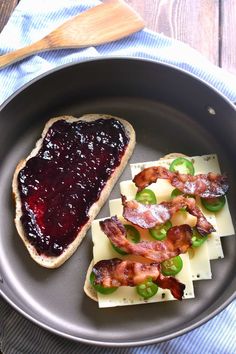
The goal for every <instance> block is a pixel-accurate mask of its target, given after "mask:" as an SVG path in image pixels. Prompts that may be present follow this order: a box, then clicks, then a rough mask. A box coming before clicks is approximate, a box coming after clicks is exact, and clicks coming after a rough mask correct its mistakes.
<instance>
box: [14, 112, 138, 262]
mask: <svg viewBox="0 0 236 354" xmlns="http://www.w3.org/2000/svg"><path fill="white" fill-rule="evenodd" d="M101 118H103V119H112V118H114V119H116V120H119V121H120V122H121V123H122V125H123V126H124V128H125V131H126V134H127V136H128V137H129V143H128V146H127V148H126V150H125V153H124V155H123V156H122V159H121V162H120V165H119V166H118V167H116V168H115V170H114V172H113V173H112V175H111V177H110V178H109V180H108V181H107V183H106V184H105V186H104V187H103V189H102V191H101V194H100V197H99V199H98V200H97V201H96V202H95V203H94V204H93V205H92V206H91V207H90V209H89V212H88V216H89V220H88V221H87V223H86V224H85V225H84V226H83V227H82V228H81V230H80V232H79V233H78V234H77V236H76V238H75V239H74V241H73V242H72V243H70V244H69V245H68V247H67V248H66V249H65V250H64V251H63V252H62V254H61V255H59V256H46V255H44V254H39V253H38V252H37V250H36V249H35V247H34V246H33V245H32V244H31V243H30V242H29V239H28V237H27V235H26V234H25V231H24V228H23V225H22V223H21V216H22V205H21V198H20V193H19V190H18V182H17V178H18V174H19V172H20V170H21V169H22V168H24V166H25V165H26V162H27V161H28V160H29V159H30V158H31V157H33V156H36V155H37V153H38V151H39V150H40V148H41V146H42V142H43V139H44V137H45V135H46V134H47V131H48V129H49V128H50V127H51V125H52V124H53V123H55V122H56V121H58V120H65V121H67V122H71V123H72V122H76V121H78V122H79V121H80V120H81V121H87V122H91V121H96V120H97V119H101ZM134 146H135V131H134V129H133V127H132V126H131V124H130V123H128V122H127V121H126V120H124V119H121V118H117V117H114V116H110V115H103V114H86V115H84V116H82V117H80V118H75V117H72V116H61V117H56V118H52V119H50V120H49V121H48V122H47V123H46V125H45V127H44V129H43V132H42V135H41V138H40V139H39V140H38V141H37V142H36V145H35V148H34V149H33V150H32V151H31V153H30V154H29V156H28V157H26V159H24V160H22V161H20V162H19V163H18V165H17V167H16V169H15V172H14V176H13V181H12V189H13V195H14V197H15V203H16V215H15V225H16V228H17V231H18V234H19V236H20V237H21V239H22V240H23V242H24V244H25V246H26V248H27V250H28V251H29V253H30V256H31V257H32V258H33V259H34V260H35V261H36V262H37V263H38V264H39V265H41V266H43V267H46V268H57V267H59V266H61V265H62V264H63V263H64V262H65V261H66V260H67V259H68V258H69V257H71V255H72V254H73V253H74V252H75V251H76V249H77V248H78V246H79V244H80V243H81V241H82V240H83V238H84V237H85V235H86V233H87V231H88V229H89V228H90V225H91V222H92V221H93V219H94V218H95V217H96V215H97V214H98V212H99V211H100V209H101V208H102V206H103V204H104V203H105V202H106V200H107V198H108V196H109V194H110V192H111V190H112V188H113V187H114V185H115V183H116V181H117V180H118V178H119V177H120V175H121V173H122V172H123V170H124V168H125V166H126V164H127V162H128V160H129V158H130V157H131V155H132V152H133V149H134Z"/></svg>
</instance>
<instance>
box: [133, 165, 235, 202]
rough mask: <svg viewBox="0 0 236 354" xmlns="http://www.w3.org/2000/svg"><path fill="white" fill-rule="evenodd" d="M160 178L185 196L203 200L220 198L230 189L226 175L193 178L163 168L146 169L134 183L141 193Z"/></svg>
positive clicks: (204, 175)
mask: <svg viewBox="0 0 236 354" xmlns="http://www.w3.org/2000/svg"><path fill="white" fill-rule="evenodd" d="M159 178H162V179H168V180H169V181H170V183H171V184H172V186H174V187H175V188H178V189H179V190H180V191H181V192H183V193H184V194H191V195H198V196H200V197H202V198H216V197H220V196H222V195H225V194H226V192H227V190H228V188H229V185H228V181H227V177H226V176H225V175H220V174H217V173H213V172H209V173H208V174H198V175H195V176H192V175H188V174H181V173H179V172H171V171H169V170H168V169H167V168H165V167H161V166H153V167H148V168H145V169H144V170H143V171H141V172H140V173H139V174H137V175H136V176H135V177H134V179H133V182H134V183H135V185H136V186H137V187H138V191H141V190H142V189H144V188H146V187H147V186H149V185H150V184H151V183H154V182H156V181H157V179H159Z"/></svg>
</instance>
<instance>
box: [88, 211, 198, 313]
mask: <svg viewBox="0 0 236 354" xmlns="http://www.w3.org/2000/svg"><path fill="white" fill-rule="evenodd" d="M113 205H114V204H113ZM119 219H120V220H121V221H122V222H124V219H123V218H122V217H120V218H119ZM100 220H101V219H100ZM100 220H94V221H93V223H92V239H93V243H94V247H93V258H94V263H96V262H98V261H100V260H102V259H111V258H114V257H119V258H121V259H129V260H133V261H141V260H143V259H142V258H141V257H137V256H131V255H128V256H121V255H119V254H117V253H116V251H115V250H114V249H113V248H112V246H111V243H110V241H109V239H108V238H107V236H106V235H105V234H104V233H103V232H102V230H101V228H100V226H99V221H100ZM139 231H141V230H139ZM148 237H149V236H148V232H147V230H146V233H145V232H144V235H142V238H143V239H147V238H148ZM181 257H182V259H183V263H184V266H183V269H182V270H181V272H180V273H179V274H178V276H176V278H177V279H178V280H179V281H180V282H182V283H183V284H185V291H184V299H189V298H193V297H194V288H193V283H192V279H191V268H190V264H189V257H188V254H185V255H181ZM97 295H98V304H99V307H100V308H104V307H114V306H125V305H135V304H143V303H152V302H160V301H169V300H175V298H174V297H173V296H172V295H171V293H170V291H169V290H168V289H161V288H159V290H158V292H157V294H156V295H155V296H153V297H152V298H150V299H148V300H144V299H143V298H142V297H140V296H139V295H138V293H137V291H136V288H135V287H125V286H123V287H120V288H118V289H117V290H116V291H115V292H114V293H112V294H110V295H109V296H107V295H103V294H100V293H97Z"/></svg>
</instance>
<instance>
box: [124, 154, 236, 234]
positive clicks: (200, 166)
mask: <svg viewBox="0 0 236 354" xmlns="http://www.w3.org/2000/svg"><path fill="white" fill-rule="evenodd" d="M189 160H190V161H192V162H193V164H194V168H195V173H196V174H199V173H208V172H210V171H211V172H215V173H221V171H220V166H219V161H218V158H217V155H215V154H211V155H203V156H194V157H190V158H189ZM172 161H173V159H166V160H165V159H161V160H158V161H148V162H141V163H136V164H131V165H130V167H131V175H132V178H133V177H134V176H135V175H136V174H137V173H139V172H141V171H142V170H143V169H144V168H147V167H151V166H163V167H166V168H169V166H170V164H171V162H172ZM154 184H155V183H154ZM151 186H152V185H151ZM151 186H148V188H151ZM202 210H203V212H204V215H206V216H210V215H214V216H215V218H216V223H217V231H218V235H219V236H220V237H222V236H230V235H234V234H235V230H234V226H233V222H232V218H231V215H230V211H229V207H228V202H227V200H226V204H225V206H224V208H223V209H222V210H221V211H220V212H218V213H215V214H214V213H212V212H209V211H207V210H205V209H204V208H203V207H202Z"/></svg>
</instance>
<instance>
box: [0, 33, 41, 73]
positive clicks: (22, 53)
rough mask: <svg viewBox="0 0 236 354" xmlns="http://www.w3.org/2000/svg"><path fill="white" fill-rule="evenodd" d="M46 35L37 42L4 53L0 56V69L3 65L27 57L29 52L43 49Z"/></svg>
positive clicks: (33, 52)
mask: <svg viewBox="0 0 236 354" xmlns="http://www.w3.org/2000/svg"><path fill="white" fill-rule="evenodd" d="M45 41H46V37H45V38H42V39H40V40H39V41H38V42H35V43H33V44H30V45H28V46H27V47H24V48H20V49H17V50H14V51H13V52H10V53H7V54H4V55H1V56H0V69H1V68H4V67H5V66H7V65H9V64H12V63H15V62H17V61H19V60H22V59H23V58H26V57H28V56H29V55H31V54H35V53H38V52H40V51H42V50H46V49H45V44H46V43H45Z"/></svg>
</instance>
